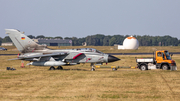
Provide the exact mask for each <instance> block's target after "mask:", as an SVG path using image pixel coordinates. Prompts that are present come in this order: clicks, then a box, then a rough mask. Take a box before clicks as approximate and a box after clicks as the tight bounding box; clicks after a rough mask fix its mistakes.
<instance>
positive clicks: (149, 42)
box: [0, 34, 180, 46]
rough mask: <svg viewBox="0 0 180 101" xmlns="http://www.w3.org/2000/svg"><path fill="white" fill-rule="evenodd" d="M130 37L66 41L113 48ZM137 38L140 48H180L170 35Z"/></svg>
mask: <svg viewBox="0 0 180 101" xmlns="http://www.w3.org/2000/svg"><path fill="white" fill-rule="evenodd" d="M28 37H29V38H31V39H33V38H36V39H38V38H45V39H57V38H58V39H63V38H62V37H61V36H57V37H45V36H43V35H39V36H37V37H35V36H33V35H28ZM127 37H129V35H125V36H124V35H113V36H110V35H107V36H106V35H103V34H96V35H91V36H87V37H83V38H77V37H65V38H64V39H70V40H72V45H73V46H82V43H84V42H86V44H87V45H88V46H113V45H114V44H120V45H122V44H123V41H124V39H125V38H127ZM134 37H135V38H137V40H138V41H139V45H140V46H180V40H178V39H177V38H175V37H171V36H169V35H166V36H149V35H144V36H140V35H134ZM4 42H12V41H11V39H10V38H9V36H6V37H4V38H1V37H0V44H1V43H4Z"/></svg>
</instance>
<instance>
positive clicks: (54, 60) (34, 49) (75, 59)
mask: <svg viewBox="0 0 180 101" xmlns="http://www.w3.org/2000/svg"><path fill="white" fill-rule="evenodd" d="M5 31H6V34H8V35H9V37H10V38H11V40H12V41H13V43H14V44H15V46H16V47H17V49H18V50H19V51H20V52H21V55H19V56H18V58H16V59H10V60H25V61H30V63H29V64H27V65H34V66H50V70H55V68H54V66H58V67H57V69H63V68H62V66H66V65H76V64H80V63H91V66H92V69H91V71H94V70H95V68H94V65H95V64H99V65H101V64H102V63H108V62H114V61H117V60H120V59H118V58H116V57H114V56H111V55H108V54H105V53H102V52H100V51H98V50H96V49H93V48H81V49H61V50H52V49H49V48H47V46H45V45H39V44H37V43H36V42H34V41H33V40H31V39H30V38H29V37H27V36H26V35H24V34H23V33H22V32H20V31H18V30H15V29H5Z"/></svg>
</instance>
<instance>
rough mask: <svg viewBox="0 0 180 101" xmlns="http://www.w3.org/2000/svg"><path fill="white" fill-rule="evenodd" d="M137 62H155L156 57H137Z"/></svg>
mask: <svg viewBox="0 0 180 101" xmlns="http://www.w3.org/2000/svg"><path fill="white" fill-rule="evenodd" d="M136 62H137V63H139V62H148V63H149V62H151V63H153V62H154V58H141V59H136Z"/></svg>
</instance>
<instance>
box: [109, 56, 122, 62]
mask: <svg viewBox="0 0 180 101" xmlns="http://www.w3.org/2000/svg"><path fill="white" fill-rule="evenodd" d="M118 60H120V59H119V58H117V57H114V56H112V55H109V56H108V62H114V61H118Z"/></svg>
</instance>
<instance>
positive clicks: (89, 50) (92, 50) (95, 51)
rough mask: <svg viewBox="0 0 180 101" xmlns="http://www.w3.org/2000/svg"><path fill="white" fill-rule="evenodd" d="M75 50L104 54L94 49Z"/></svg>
mask: <svg viewBox="0 0 180 101" xmlns="http://www.w3.org/2000/svg"><path fill="white" fill-rule="evenodd" d="M74 50H77V51H82V52H94V53H100V54H104V53H103V52H101V51H99V50H96V49H94V48H78V49H74Z"/></svg>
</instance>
